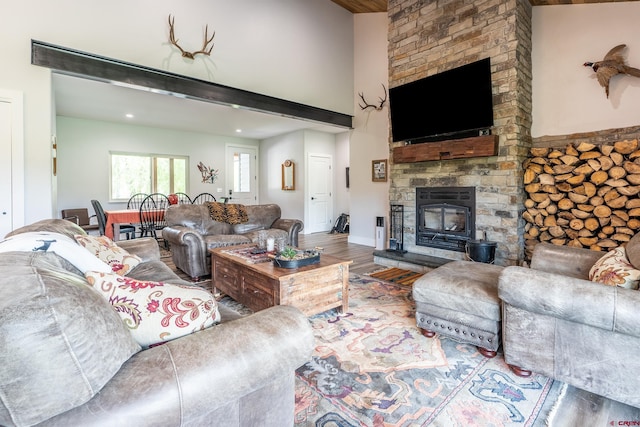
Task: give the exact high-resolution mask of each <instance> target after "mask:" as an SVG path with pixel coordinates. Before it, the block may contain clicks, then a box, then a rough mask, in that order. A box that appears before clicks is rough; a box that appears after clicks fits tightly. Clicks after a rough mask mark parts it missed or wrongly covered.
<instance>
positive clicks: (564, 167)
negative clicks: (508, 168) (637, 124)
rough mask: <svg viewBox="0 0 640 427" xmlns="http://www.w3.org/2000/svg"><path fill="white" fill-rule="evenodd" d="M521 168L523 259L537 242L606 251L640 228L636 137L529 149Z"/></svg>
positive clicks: (639, 159)
mask: <svg viewBox="0 0 640 427" xmlns="http://www.w3.org/2000/svg"><path fill="white" fill-rule="evenodd" d="M523 166H524V185H525V187H524V188H525V191H526V193H527V199H526V201H525V208H526V210H525V211H524V212H523V214H522V217H523V218H524V220H525V221H526V225H525V235H524V237H525V257H526V259H527V260H530V259H531V255H532V253H533V248H534V247H535V245H536V244H538V243H539V242H549V243H553V244H554V245H567V246H576V247H584V248H590V249H592V250H597V251H608V250H610V249H611V248H614V247H617V246H620V245H621V244H623V243H624V242H628V241H629V239H631V237H632V236H633V235H634V234H635V233H636V232H638V231H639V230H640V197H639V196H638V193H639V192H640V149H638V140H637V139H634V140H630V141H629V140H625V141H619V142H616V143H614V144H613V145H600V146H597V145H595V144H590V143H586V142H582V143H580V144H578V146H574V145H573V144H569V145H568V146H567V147H566V148H565V150H564V151H561V150H558V149H553V148H532V149H531V150H530V157H529V158H527V159H526V160H525V161H524V164H523Z"/></svg>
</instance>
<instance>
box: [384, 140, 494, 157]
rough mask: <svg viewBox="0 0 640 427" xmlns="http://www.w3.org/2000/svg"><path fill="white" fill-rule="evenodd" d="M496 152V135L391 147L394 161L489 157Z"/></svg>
mask: <svg viewBox="0 0 640 427" xmlns="http://www.w3.org/2000/svg"><path fill="white" fill-rule="evenodd" d="M497 154H498V135H483V136H474V137H471V138H463V139H452V140H447V141H439V142H425V143H422V144H412V145H404V146H401V147H395V148H394V149H393V162H394V163H416V162H428V161H433V160H450V159H465V158H470V157H489V156H495V155H497Z"/></svg>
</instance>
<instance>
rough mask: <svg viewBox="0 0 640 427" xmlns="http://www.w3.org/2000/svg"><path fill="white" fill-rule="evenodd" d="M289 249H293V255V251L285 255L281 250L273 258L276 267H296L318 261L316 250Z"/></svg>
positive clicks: (318, 254) (318, 253)
mask: <svg viewBox="0 0 640 427" xmlns="http://www.w3.org/2000/svg"><path fill="white" fill-rule="evenodd" d="M291 249H292V251H295V255H294V254H293V252H290V253H288V254H287V255H285V253H286V252H285V251H283V252H281V253H279V254H277V255H276V256H275V257H274V258H273V263H274V264H275V266H276V267H281V268H298V267H304V266H305V265H312V264H317V263H319V262H320V252H318V251H316V250H312V249H306V250H300V249H293V248H291Z"/></svg>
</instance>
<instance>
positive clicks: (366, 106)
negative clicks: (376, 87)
mask: <svg viewBox="0 0 640 427" xmlns="http://www.w3.org/2000/svg"><path fill="white" fill-rule="evenodd" d="M382 90H383V91H384V98H382V97H378V101H380V102H379V103H378V105H374V104H369V103H368V102H367V101H366V100H365V99H364V94H363V93H362V92H360V93H358V96H360V99H362V102H364V105H362V104H360V103H358V105H359V106H360V109H362V110H366V109H368V108H373V109H374V110H377V111H380V110H382V107H384V103H385V102H387V88H386V87H385V86H384V84H382Z"/></svg>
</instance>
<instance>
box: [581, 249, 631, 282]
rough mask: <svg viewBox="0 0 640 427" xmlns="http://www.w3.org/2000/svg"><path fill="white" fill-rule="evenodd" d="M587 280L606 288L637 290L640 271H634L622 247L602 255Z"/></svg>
mask: <svg viewBox="0 0 640 427" xmlns="http://www.w3.org/2000/svg"><path fill="white" fill-rule="evenodd" d="M589 280H591V281H593V282H598V283H602V284H604V285H608V286H619V287H621V288H627V289H638V284H639V283H640V270H636V269H635V268H634V267H633V265H631V263H630V262H629V260H628V259H627V252H626V249H625V248H624V247H623V246H620V247H617V248H615V249H612V250H610V251H609V252H607V253H606V254H604V255H603V256H602V257H601V258H600V259H599V260H598V261H596V263H595V264H594V265H593V267H591V270H589Z"/></svg>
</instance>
